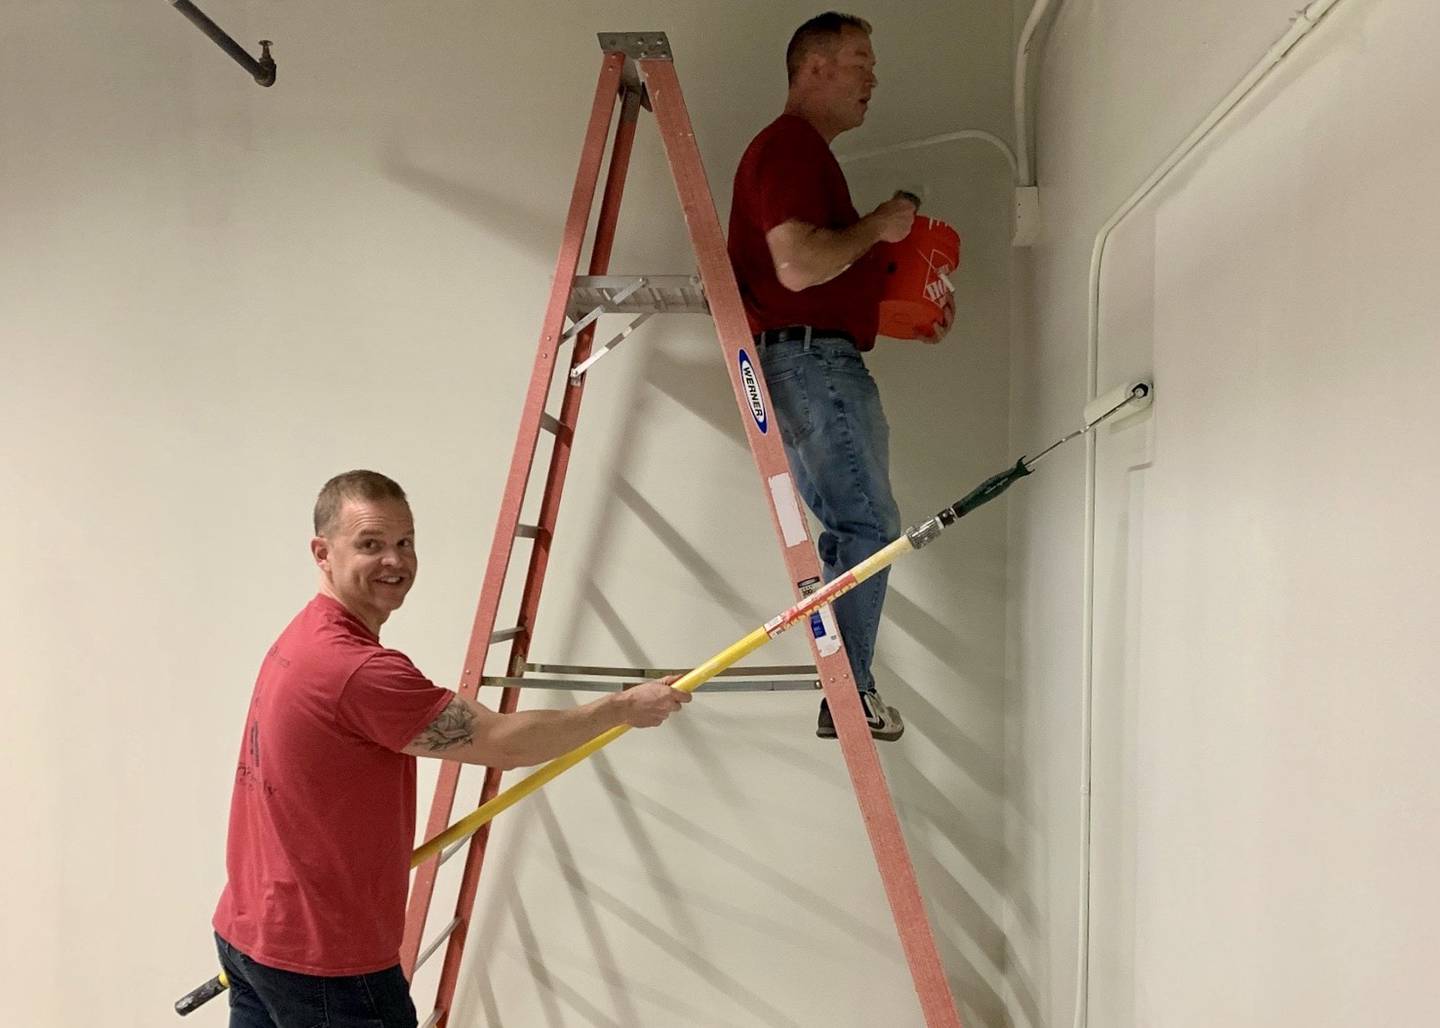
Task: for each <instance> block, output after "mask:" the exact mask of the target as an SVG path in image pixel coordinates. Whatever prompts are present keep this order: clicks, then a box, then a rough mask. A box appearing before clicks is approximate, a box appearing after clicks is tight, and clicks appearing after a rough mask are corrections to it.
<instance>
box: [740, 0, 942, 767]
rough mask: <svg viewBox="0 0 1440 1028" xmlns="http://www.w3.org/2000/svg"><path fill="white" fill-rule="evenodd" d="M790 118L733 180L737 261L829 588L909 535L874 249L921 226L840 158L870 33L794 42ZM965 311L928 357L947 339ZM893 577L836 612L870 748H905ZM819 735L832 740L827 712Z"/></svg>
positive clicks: (865, 73) (779, 122) (868, 86)
mask: <svg viewBox="0 0 1440 1028" xmlns="http://www.w3.org/2000/svg"><path fill="white" fill-rule="evenodd" d="M785 63H786V67H787V69H788V72H789V80H790V87H789V94H788V96H787V98H786V103H785V113H784V114H782V115H781V116H780V117H779V118H777V119H775V121H773V122H771V123H770V124H769V125H768V126H766V127H765V129H764V130H762V131H761V133H760V134H759V135H758V136H756V137H755V139H754V141H752V142H751V144H750V146H749V148H748V149H746V151H745V155H744V157H742V158H741V160H740V166H739V168H738V169H737V170H736V172H735V193H734V202H733V204H732V205H731V208H730V240H729V248H730V261H731V264H732V265H733V266H734V268H735V277H736V279H737V280H738V282H739V285H740V295H741V298H742V299H743V300H744V302H745V309H746V312H747V313H748V314H749V317H750V328H751V330H752V331H753V332H754V333H755V346H756V349H757V350H758V352H759V355H760V363H761V367H762V368H763V369H764V371H765V380H766V384H767V386H768V388H769V391H770V399H771V402H772V405H773V406H774V408H775V414H776V421H777V422H778V423H779V425H780V434H781V437H782V439H783V440H784V443H785V454H786V456H787V457H788V458H789V461H790V470H791V472H792V474H793V476H794V478H795V485H796V488H797V489H798V490H799V492H800V495H801V496H802V497H804V499H805V502H806V503H807V504H808V505H809V507H810V509H811V510H812V511H813V512H814V513H815V516H816V517H817V518H819V520H820V522H821V524H822V525H824V527H825V530H824V531H823V532H822V533H821V535H820V539H819V552H820V560H821V563H822V564H823V565H824V568H825V578H826V580H827V581H829V580H830V579H832V578H834V577H835V576H837V575H838V574H840V573H841V572H843V571H845V570H846V569H847V568H850V567H852V566H854V565H855V564H858V563H860V561H862V560H864V559H865V558H866V557H868V556H870V555H871V554H873V553H875V552H876V551H877V550H879V549H881V548H882V547H883V546H885V545H886V544H887V543H889V542H890V541H891V540H893V539H895V538H896V537H897V536H898V535H899V534H900V532H901V529H902V526H901V523H900V511H899V509H898V507H897V506H896V504H895V498H894V496H893V495H892V493H891V490H890V453H889V450H890V428H889V425H888V424H887V423H886V421H885V412H884V410H883V409H882V408H881V406H880V393H879V391H878V390H877V389H876V387H875V382H874V380H873V379H872V378H871V377H870V372H869V371H868V370H867V369H866V367H865V361H864V358H863V357H861V353H862V352H864V351H866V350H869V349H871V348H873V347H874V345H875V330H876V326H877V324H878V323H879V307H880V295H881V289H882V286H883V283H884V269H883V267H882V266H881V264H880V261H879V259H878V256H877V255H876V254H875V252H874V251H873V249H872V248H873V247H874V246H875V244H876V243H879V242H899V241H900V240H902V239H904V238H905V236H906V235H907V234H909V232H910V226H911V224H912V223H913V221H914V220H915V206H914V203H913V202H912V201H911V200H910V199H908V198H903V197H901V196H900V195H897V196H896V198H895V199H892V200H887V201H886V202H885V203H882V204H881V205H880V206H879V207H876V208H875V209H874V210H873V211H871V212H870V213H869V214H867V215H865V216H864V217H863V218H862V217H861V216H860V215H859V213H858V212H857V211H856V210H855V206H854V204H853V203H851V200H850V190H849V187H848V186H847V185H846V183H845V175H844V173H843V172H841V170H840V164H839V162H838V161H836V159H835V155H834V154H833V153H831V152H830V143H831V141H832V140H834V139H835V137H836V136H838V135H839V134H840V133H842V132H846V131H848V130H850V129H852V128H856V127H857V126H859V125H860V124H861V122H863V121H864V120H865V111H866V109H867V108H868V106H869V104H870V94H871V93H872V92H873V91H874V89H875V83H876V79H875V54H874V52H873V50H872V49H871V46H870V25H869V23H868V22H865V21H862V20H861V19H859V18H856V17H853V16H851V15H845V14H836V13H834V12H829V13H826V14H822V15H819V16H818V17H815V18H811V19H810V20H809V21H807V22H806V23H805V24H804V25H801V26H800V28H799V29H797V30H796V32H795V35H794V36H793V37H792V38H791V40H790V45H789V47H788V49H787V50H786V54H785ZM953 316H954V306H953V301H950V300H947V302H946V305H945V308H944V313H943V316H942V317H941V320H940V322H939V323H937V324H936V326H935V329H934V331H933V332H932V334H931V335H930V336H929V337H928V338H927V339H926V341H927V342H931V343H936V342H939V341H940V339H941V338H943V337H944V335H945V333H946V332H948V331H949V329H950V323H951V321H952V319H953ZM888 575H889V572H888V571H887V572H882V573H881V574H879V575H876V576H874V577H873V578H871V579H869V580H868V581H866V582H865V583H864V584H862V585H860V586H859V587H858V588H856V589H854V590H852V591H851V592H849V593H847V594H846V595H845V596H842V597H841V598H840V599H839V600H837V601H835V616H836V620H837V621H838V622H839V625H840V634H841V636H842V637H843V638H844V640H845V649H846V652H847V653H848V654H849V656H850V670H851V673H852V674H853V675H854V678H855V685H856V688H858V689H859V690H860V700H861V705H862V706H863V707H864V709H865V717H866V720H867V721H868V722H869V724H870V733H871V735H873V736H874V737H875V738H877V739H898V738H899V737H900V734H901V733H902V732H903V731H904V730H905V726H904V723H903V722H902V721H901V720H900V715H899V712H898V711H896V710H895V708H894V707H891V706H888V705H887V704H885V703H884V702H883V701H882V700H881V699H880V696H879V693H878V692H877V691H876V688H875V676H874V675H873V674H872V673H871V670H870V665H871V662H872V660H873V659H874V655H875V636H876V634H877V632H878V630H879V627H880V608H881V606H882V605H883V604H884V602H885V584H886V580H887V578H888ZM815 734H817V735H819V736H820V737H821V738H828V739H833V738H834V737H835V723H834V721H833V719H832V718H831V716H830V708H829V705H828V704H827V703H826V702H825V701H824V700H822V701H821V702H820V718H819V722H818V724H817V726H816V730H815Z"/></svg>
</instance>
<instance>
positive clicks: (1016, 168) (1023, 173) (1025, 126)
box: [840, 0, 1055, 186]
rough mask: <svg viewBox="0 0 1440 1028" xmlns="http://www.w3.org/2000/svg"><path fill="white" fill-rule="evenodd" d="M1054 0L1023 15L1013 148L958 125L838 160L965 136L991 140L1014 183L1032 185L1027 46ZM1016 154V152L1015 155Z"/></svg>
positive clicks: (867, 157) (1039, 3) (865, 157)
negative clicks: (933, 133)
mask: <svg viewBox="0 0 1440 1028" xmlns="http://www.w3.org/2000/svg"><path fill="white" fill-rule="evenodd" d="M1054 2H1055V0H1035V6H1034V7H1032V8H1031V9H1030V16H1029V17H1028V18H1026V19H1025V27H1024V28H1023V29H1021V31H1020V43H1019V45H1018V46H1017V47H1016V50H1015V88H1014V103H1015V148H1014V149H1011V147H1010V144H1009V143H1006V142H1005V140H1003V139H1001V138H1000V137H999V136H997V135H995V134H994V133H993V132H986V131H985V130H984V129H961V130H960V131H959V132H945V133H942V134H940V135H938V136H926V137H925V138H923V139H911V140H906V141H905V142H903V143H895V144H892V145H890V146H881V147H876V148H875V149H873V150H862V151H860V152H859V153H853V154H846V155H844V156H843V157H841V158H840V163H841V164H853V163H854V162H856V161H866V160H870V159H871V158H874V157H884V156H888V155H889V154H893V153H900V152H902V151H904V150H918V149H921V148H922V147H927V146H935V145H937V144H939V143H950V142H956V141H959V140H965V139H976V140H980V141H983V142H986V143H990V144H991V145H992V146H994V147H995V148H996V149H997V150H999V151H1000V152H1001V153H1002V154H1004V155H1005V160H1006V162H1007V163H1008V164H1009V165H1010V174H1011V175H1012V176H1013V177H1014V179H1015V184H1016V185H1017V186H1033V185H1034V184H1035V174H1034V171H1033V170H1032V169H1031V167H1030V119H1029V106H1028V104H1027V101H1026V90H1027V89H1028V87H1029V79H1030V63H1029V62H1030V50H1031V48H1032V46H1033V45H1034V41H1035V35H1036V33H1037V32H1038V31H1039V29H1040V25H1041V23H1042V22H1043V21H1044V20H1045V15H1046V13H1047V12H1048V11H1049V9H1050V6H1051V4H1053V3H1054ZM1017 154H1018V156H1017Z"/></svg>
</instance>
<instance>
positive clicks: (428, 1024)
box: [420, 1007, 445, 1028]
mask: <svg viewBox="0 0 1440 1028" xmlns="http://www.w3.org/2000/svg"><path fill="white" fill-rule="evenodd" d="M443 1013H445V1009H444V1008H443V1007H436V1008H435V1010H434V1012H433V1013H431V1015H430V1016H429V1017H427V1018H425V1020H424V1021H422V1022H421V1023H420V1028H435V1026H436V1025H437V1024H439V1023H440V1015H441V1014H443Z"/></svg>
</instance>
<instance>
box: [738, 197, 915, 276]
mask: <svg viewBox="0 0 1440 1028" xmlns="http://www.w3.org/2000/svg"><path fill="white" fill-rule="evenodd" d="M914 222H915V205H914V203H912V202H911V201H910V200H907V199H904V198H902V197H898V196H897V197H895V198H894V199H891V200H886V201H885V202H884V203H882V204H881V205H880V206H879V207H876V208H875V209H874V210H873V211H871V212H870V213H869V214H867V215H865V217H863V218H861V219H860V220H859V221H857V222H856V223H855V224H853V225H851V226H850V227H849V228H845V229H838V230H837V229H828V228H820V227H818V226H816V225H809V224H806V223H805V222H803V221H799V220H795V219H792V220H790V221H787V222H784V223H783V224H780V225H776V226H775V227H774V228H772V229H771V230H770V231H769V232H766V233H765V242H766V244H767V245H768V246H769V247H770V259H771V260H772V261H774V262H775V277H776V278H778V279H779V280H780V284H781V285H782V286H784V287H785V288H786V289H789V290H790V291H791V292H796V293H798V292H799V291H800V290H802V289H809V288H810V287H811V286H818V285H820V284H821V283H824V282H829V281H830V280H831V279H832V278H834V277H835V276H836V275H839V274H840V273H842V272H843V271H844V270H845V269H846V268H848V267H850V265H852V264H854V263H855V262H856V261H858V260H859V259H860V258H861V257H863V256H864V255H865V254H866V252H867V251H868V250H869V249H870V248H871V247H872V246H874V245H875V244H876V243H879V242H882V241H884V242H887V243H898V242H899V241H900V240H902V239H904V238H905V237H906V236H907V235H909V234H910V226H911V225H912V224H914Z"/></svg>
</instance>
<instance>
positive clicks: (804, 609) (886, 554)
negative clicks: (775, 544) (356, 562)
mask: <svg viewBox="0 0 1440 1028" xmlns="http://www.w3.org/2000/svg"><path fill="white" fill-rule="evenodd" d="M913 549H914V546H912V545H911V543H910V539H909V537H908V536H904V535H902V536H901V537H900V538H898V539H896V540H895V541H894V542H892V543H890V544H889V545H888V546H886V547H885V548H884V549H882V550H880V551H879V552H878V553H874V554H871V555H870V556H869V557H867V558H865V560H863V561H861V562H860V563H859V564H856V565H855V566H854V567H853V568H851V569H850V570H849V571H847V572H845V573H844V574H842V575H840V576H839V577H838V578H836V579H834V580H833V581H831V582H829V583H827V584H826V585H825V586H824V587H823V588H821V589H817V590H816V591H815V592H813V593H811V594H810V595H809V596H807V597H805V598H804V599H803V600H801V601H800V602H799V603H797V604H795V605H794V606H792V607H790V608H789V609H788V610H786V611H784V612H783V613H781V614H779V615H777V616H776V617H774V618H772V619H771V620H769V621H767V622H766V623H765V624H763V625H761V626H760V627H759V628H757V629H755V630H754V631H753V632H751V633H750V634H748V635H746V636H745V637H744V638H742V639H740V640H738V641H736V642H733V643H731V644H730V645H729V646H727V647H725V649H723V650H721V651H720V652H719V653H717V654H715V656H713V657H711V658H710V659H709V660H707V661H705V663H703V664H701V665H700V666H698V667H696V668H695V669H694V670H691V671H687V672H686V673H685V674H684V675H682V676H681V677H680V679H679V681H677V682H676V683H675V684H674V686H672V688H675V689H678V690H680V691H681V692H694V691H695V690H696V689H698V688H700V687H701V686H702V685H704V684H705V683H706V682H708V681H710V679H712V678H714V677H715V676H716V675H718V674H719V673H720V672H721V671H724V670H725V669H726V668H728V667H729V666H730V665H732V664H734V663H735V662H736V661H738V660H740V659H741V658H742V657H747V656H749V655H750V654H751V653H754V652H755V651H756V650H758V649H759V648H760V647H761V646H764V645H765V644H766V643H767V642H769V641H770V640H771V639H773V638H775V636H777V635H779V634H780V633H781V632H784V631H785V630H786V629H788V628H790V627H792V626H793V625H795V624H796V623H797V622H799V621H801V620H803V619H805V618H807V617H809V615H810V614H811V613H812V612H814V611H816V610H818V609H819V608H820V607H823V606H824V605H825V604H827V603H830V602H832V601H833V600H834V599H835V598H836V597H837V596H840V595H842V594H843V593H847V592H849V591H850V590H851V589H854V588H855V587H856V586H857V585H859V584H860V583H861V582H863V581H865V580H866V579H867V578H870V577H871V576H873V575H876V574H879V573H880V572H881V571H884V570H885V569H886V568H888V567H889V566H890V565H891V564H893V563H894V562H895V561H896V560H897V559H898V558H899V557H900V556H901V555H902V554H905V553H909V552H911V551H912V550H913ZM628 731H630V726H629V725H619V726H617V727H615V728H612V729H610V730H609V731H608V732H602V733H601V734H600V735H597V736H596V737H595V738H593V739H591V740H590V741H589V742H587V743H584V744H582V745H580V746H577V747H576V748H575V749H573V750H571V751H570V752H569V753H566V754H565V755H564V756H560V757H556V758H555V759H554V760H552V761H550V762H549V763H548V764H545V765H544V766H542V767H541V768H540V769H539V770H538V771H532V772H531V773H530V774H528V775H526V776H525V777H524V778H522V779H521V780H520V781H518V782H516V783H515V784H514V785H512V786H510V788H508V789H506V790H505V791H504V792H502V793H500V794H499V795H498V796H496V797H495V798H494V799H492V800H491V801H490V802H489V803H484V804H481V806H480V807H478V808H477V809H476V810H475V811H474V812H472V813H470V814H467V815H466V816H464V817H462V818H461V819H460V820H459V821H456V822H455V823H454V824H453V825H451V826H450V827H449V828H447V829H445V830H444V831H443V832H441V833H440V834H439V835H437V836H435V838H433V839H431V840H429V841H428V842H426V843H424V844H422V845H421V846H420V847H419V848H418V849H416V850H415V852H414V853H413V854H412V855H411V857H410V866H411V867H419V866H420V865H421V864H423V863H425V861H427V860H429V859H431V858H432V857H434V856H435V855H436V854H438V853H439V852H440V851H441V850H443V849H444V848H445V847H447V846H450V845H453V844H454V843H457V842H459V841H460V840H461V839H465V838H468V837H470V836H471V835H474V834H475V833H476V832H478V831H479V830H480V829H481V828H482V827H484V826H485V825H486V824H487V823H488V822H489V821H490V820H492V819H493V818H494V817H495V815H496V814H498V813H500V812H501V811H502V810H505V809H506V808H507V807H511V806H513V805H515V804H516V803H518V802H520V801H521V800H523V799H524V798H525V797H526V796H529V795H530V794H531V793H532V792H535V791H537V790H538V789H540V787H541V786H543V785H545V784H546V783H548V782H550V781H551V780H553V779H555V778H557V777H559V775H561V774H562V773H563V772H565V771H568V770H570V769H571V768H572V767H574V766H575V765H576V764H578V763H580V762H581V761H582V760H584V759H585V758H586V757H589V756H590V755H591V754H593V753H595V752H596V751H597V750H599V749H601V748H602V747H605V746H608V745H610V744H611V743H612V742H614V741H615V740H616V739H618V738H620V736H622V735H624V734H625V733H626V732H628Z"/></svg>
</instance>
